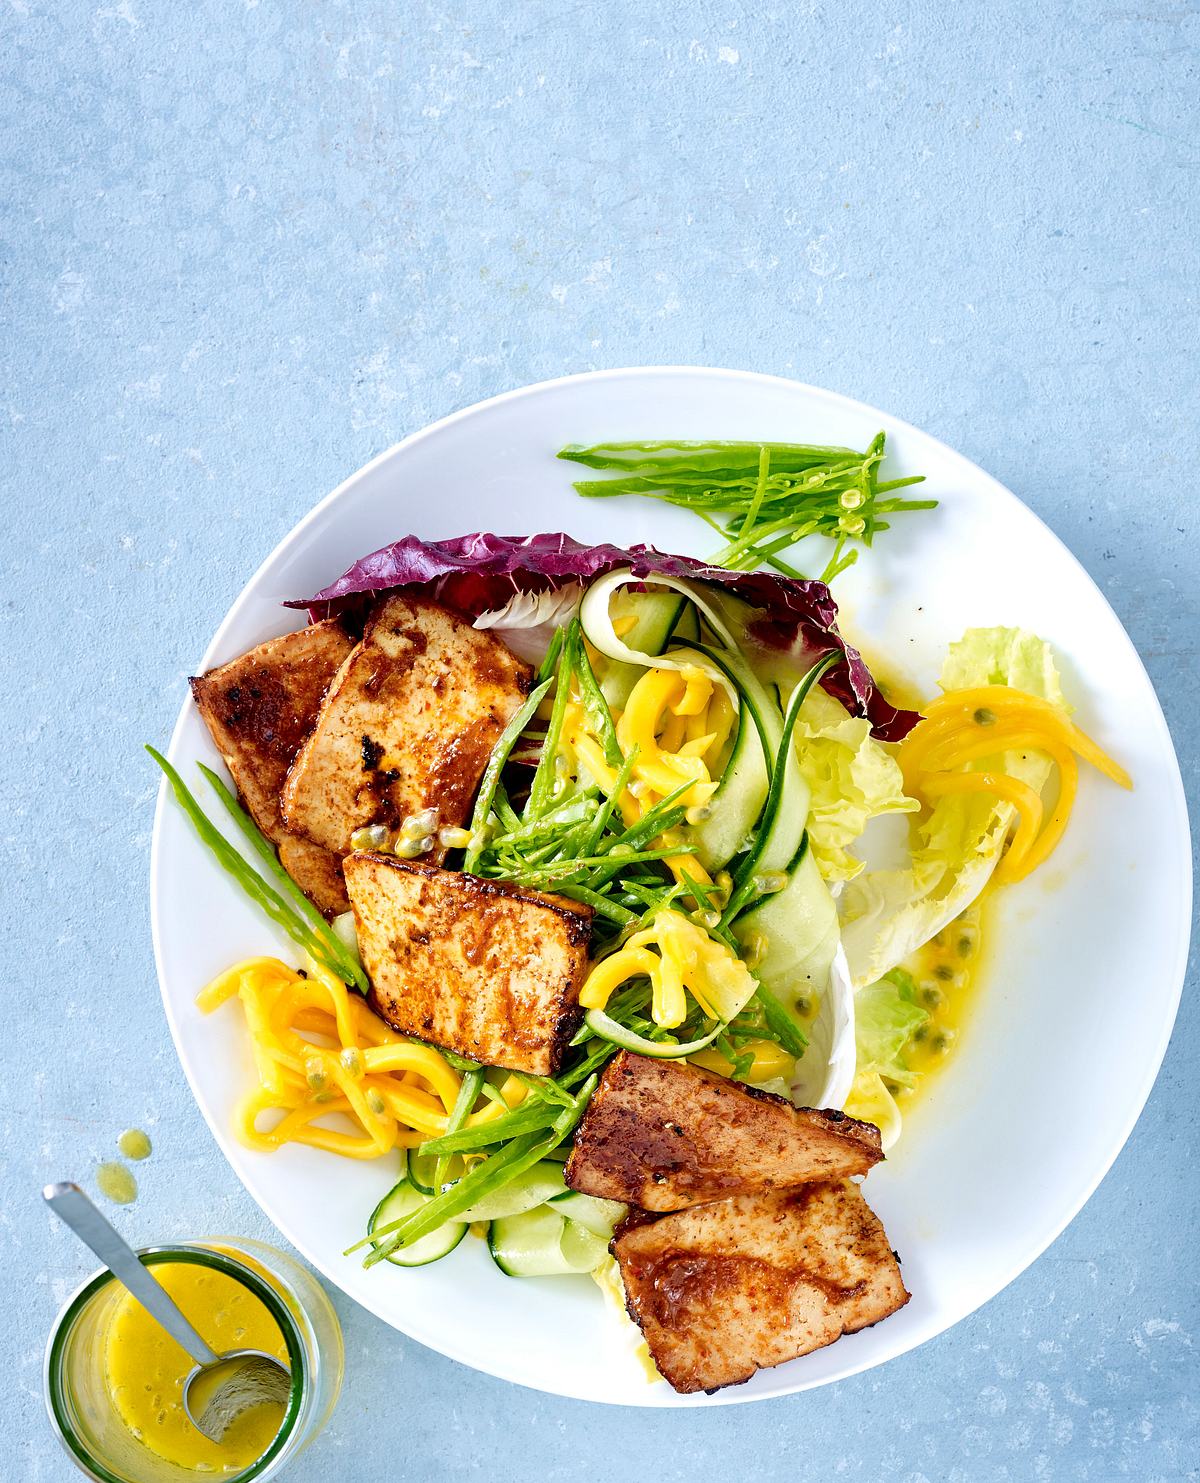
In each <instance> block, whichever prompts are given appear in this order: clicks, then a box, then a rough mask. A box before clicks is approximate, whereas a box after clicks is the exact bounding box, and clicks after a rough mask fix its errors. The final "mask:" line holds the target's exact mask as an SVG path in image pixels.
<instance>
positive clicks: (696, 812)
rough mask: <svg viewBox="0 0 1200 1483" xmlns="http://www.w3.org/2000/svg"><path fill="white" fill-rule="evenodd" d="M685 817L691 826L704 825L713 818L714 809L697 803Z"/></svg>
mask: <svg viewBox="0 0 1200 1483" xmlns="http://www.w3.org/2000/svg"><path fill="white" fill-rule="evenodd" d="M683 817H684V818H685V819H686V820H687V822H688V823H689V824H703V823H704V821H705V819H711V818H712V809H711V808H710V807H709V805H708V804H707V803H696V804H693V805H692V807H691V808H689V809H688V811H687V813H685V814H684V816H683Z"/></svg>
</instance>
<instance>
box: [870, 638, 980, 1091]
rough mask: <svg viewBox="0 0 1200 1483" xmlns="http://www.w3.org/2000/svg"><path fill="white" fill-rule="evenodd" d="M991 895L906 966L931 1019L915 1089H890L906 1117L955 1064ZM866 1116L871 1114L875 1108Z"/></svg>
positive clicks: (874, 661)
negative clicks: (942, 1072)
mask: <svg viewBox="0 0 1200 1483" xmlns="http://www.w3.org/2000/svg"><path fill="white" fill-rule="evenodd" d="M859 648H860V652H861V651H862V650H861V645H860V646H859ZM864 658H865V659H866V661H867V663H868V665H869V666H870V670H871V673H872V675H873V676H874V678H875V684H876V686H877V687H878V689H879V690H880V692H881V693H882V694H883V695H884V696H885V698H886V699H887V700H889V701H890V702H891V704H892V705H895V706H900V707H903V708H905V709H907V710H914V711H920V709H921V707H922V705H923V704H924V703H925V702H924V700H923V697H922V696H921V694H920V692H919V691H918V690H917V688H916V686H915V685H914V684H912V683H911V682H910V681H909V680H907V679H906V678H905V677H904V676H902V675H901V674H900V673H898V672H897V671H896V670H894V669H892V668H891V667H890V665H889V664H888V662H887V661H886V660H885V659H882V658H881V657H880V656H878V655H876V654H870V655H867V654H866V653H864ZM990 897H991V888H990V887H988V888H985V890H984V892H983V895H982V896H981V897H980V898H979V899H978V900H977V901H975V902H973V903H972V904H971V905H970V906H969V907H967V909H966V910H965V911H964V912H962V913H961V914H960V915H959V916H958V917H956V918H955V919H954V921H952V922H951V923H950V924H949V926H947V927H943V928H942V930H941V931H940V932H938V933H936V934H935V935H934V937H932V938H931V939H930V940H929V942H927V943H926V944H925V945H924V946H923V947H920V948H918V949H917V951H916V952H915V953H913V955H912V956H911V957H910V958H907V959H906V960H905V961H904V962H903V963H902V964H901V965H900V966H901V967H902V968H903V969H904V971H905V972H906V973H909V974H911V975H912V978H913V981H914V983H915V984H916V997H917V1003H918V1004H919V1005H920V1007H921V1008H922V1009H923V1010H924V1011H925V1012H926V1014H927V1015H928V1016H929V1018H928V1019H927V1020H926V1022H925V1023H924V1024H923V1025H921V1026H919V1027H918V1029H917V1030H916V1031H915V1033H914V1035H913V1037H912V1039H911V1040H910V1041H909V1043H908V1045H907V1046H906V1047H905V1049H904V1064H905V1066H906V1068H907V1069H908V1070H909V1071H911V1072H912V1073H913V1074H914V1076H915V1078H916V1080H915V1081H914V1083H913V1084H912V1085H911V1086H889V1087H888V1090H889V1091H890V1092H891V1094H892V1095H893V1096H894V1097H895V1099H896V1102H897V1103H898V1105H899V1106H900V1107H901V1108H902V1109H903V1110H904V1111H905V1112H906V1113H907V1112H908V1111H909V1110H910V1109H911V1108H912V1106H913V1105H914V1104H915V1103H916V1102H917V1101H918V1100H919V1099H920V1097H921V1095H922V1093H923V1092H924V1091H925V1089H926V1088H927V1087H928V1086H929V1084H930V1082H931V1080H932V1079H933V1076H934V1074H935V1073H936V1072H938V1071H940V1070H941V1068H942V1067H943V1066H945V1065H946V1063H947V1062H948V1061H949V1060H950V1058H951V1056H952V1054H953V1052H954V1050H955V1047H956V1046H957V1044H958V1040H959V1036H960V1035H961V1033H962V1030H963V1027H964V1025H965V1024H966V1021H967V1020H968V1019H969V1017H970V1013H971V1010H972V1008H973V1006H974V1004H975V1000H976V997H977V994H978V989H979V980H980V977H981V973H982V965H981V961H980V951H981V947H982V943H983V940H984V937H985V935H986V929H987V922H988V916H989V911H988V902H989V900H990ZM851 1100H853V1098H852V1099H851ZM856 1110H857V1109H856ZM861 1115H863V1116H869V1109H863V1110H862V1113H861Z"/></svg>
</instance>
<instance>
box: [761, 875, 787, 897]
mask: <svg viewBox="0 0 1200 1483" xmlns="http://www.w3.org/2000/svg"><path fill="white" fill-rule="evenodd" d="M787 883H788V878H787V872H786V871H784V870H764V871H763V873H762V874H761V875H756V876H755V877H754V889H755V890H756V891H757V892H758V893H759V895H761V896H774V895H775V893H776V892H777V891H782V890H783V888H784V887H785V886H786V885H787Z"/></svg>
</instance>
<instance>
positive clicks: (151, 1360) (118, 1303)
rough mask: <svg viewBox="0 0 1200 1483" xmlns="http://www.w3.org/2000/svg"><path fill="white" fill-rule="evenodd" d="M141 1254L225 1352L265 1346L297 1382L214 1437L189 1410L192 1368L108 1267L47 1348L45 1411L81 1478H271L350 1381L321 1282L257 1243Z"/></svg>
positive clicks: (156, 1482)
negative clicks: (187, 1383) (187, 1384)
mask: <svg viewBox="0 0 1200 1483" xmlns="http://www.w3.org/2000/svg"><path fill="white" fill-rule="evenodd" d="M139 1255H140V1256H141V1258H142V1260H143V1261H144V1262H145V1263H146V1264H147V1265H148V1266H150V1267H152V1268H153V1270H154V1275H155V1277H157V1278H158V1280H159V1281H160V1282H161V1283H162V1284H163V1286H164V1287H165V1288H166V1289H167V1291H168V1292H169V1293H170V1294H171V1296H172V1297H173V1298H174V1299H175V1301H176V1303H177V1304H178V1305H179V1307H180V1308H181V1309H182V1310H183V1312H184V1313H185V1314H186V1315H187V1317H188V1318H189V1319H190V1320H191V1322H192V1323H193V1325H194V1326H195V1327H196V1328H197V1329H198V1330H199V1332H200V1333H201V1334H202V1335H203V1337H204V1338H205V1339H207V1341H208V1342H209V1344H211V1345H212V1347H213V1348H214V1349H215V1350H217V1352H218V1353H225V1352H228V1351H229V1350H231V1349H247V1348H248V1349H261V1350H263V1351H265V1352H266V1353H268V1354H273V1355H275V1356H276V1357H277V1358H278V1359H279V1360H280V1361H281V1362H282V1363H283V1364H285V1365H286V1366H287V1367H288V1369H289V1370H290V1371H291V1374H292V1387H291V1393H290V1395H289V1397H288V1399H287V1401H286V1402H285V1403H284V1404H283V1405H282V1406H277V1407H274V1408H272V1407H268V1406H262V1407H258V1408H256V1409H255V1410H253V1411H249V1412H246V1413H245V1414H244V1415H243V1416H241V1417H239V1418H238V1419H237V1420H235V1421H234V1423H233V1425H232V1426H231V1427H230V1428H229V1430H228V1431H227V1432H226V1434H225V1436H224V1438H223V1439H222V1441H221V1442H220V1443H215V1442H211V1441H210V1440H209V1439H208V1438H207V1437H204V1436H203V1435H202V1434H201V1433H200V1432H198V1431H197V1430H196V1428H195V1427H193V1426H192V1424H191V1423H190V1422H189V1421H188V1419H187V1417H186V1415H185V1414H184V1411H183V1381H184V1378H185V1377H186V1375H187V1373H188V1371H189V1370H190V1369H191V1367H192V1361H191V1360H190V1359H189V1358H188V1357H187V1355H185V1354H184V1352H183V1350H182V1349H181V1348H180V1347H179V1346H178V1345H177V1344H176V1343H175V1341H174V1340H173V1339H171V1338H170V1336H169V1335H167V1334H166V1333H165V1332H164V1331H163V1330H162V1329H161V1328H159V1326H158V1325H157V1324H156V1323H155V1322H154V1320H153V1319H152V1318H151V1317H150V1316H149V1314H148V1313H146V1311H145V1310H144V1309H143V1308H142V1306H141V1305H140V1304H139V1303H138V1302H136V1301H135V1299H133V1298H132V1297H130V1295H129V1294H128V1293H127V1292H126V1291H125V1289H124V1288H123V1287H122V1286H121V1284H120V1283H118V1282H117V1281H116V1280H115V1279H114V1278H113V1277H112V1276H111V1275H110V1274H109V1273H108V1272H107V1271H104V1272H99V1273H97V1274H96V1276H94V1277H92V1278H91V1279H90V1280H89V1281H87V1282H85V1283H84V1284H83V1286H82V1287H81V1288H80V1289H79V1290H78V1292H76V1293H75V1294H74V1296H73V1297H72V1298H71V1299H70V1300H69V1301H68V1302H67V1305H66V1307H65V1308H64V1309H63V1311H62V1312H61V1313H60V1314H59V1316H58V1319H57V1321H56V1322H55V1325H54V1329H53V1331H52V1332H51V1334H50V1341H49V1343H48V1345H47V1347H46V1407H47V1410H48V1411H49V1413H50V1420H51V1423H52V1425H53V1426H54V1429H55V1431H56V1432H57V1433H58V1435H59V1438H60V1440H61V1441H62V1443H63V1446H64V1447H65V1448H66V1450H67V1452H68V1453H69V1454H70V1456H71V1458H72V1459H73V1460H74V1462H75V1463H76V1465H77V1466H78V1467H79V1468H80V1470H81V1471H82V1472H84V1473H86V1474H88V1476H89V1477H91V1478H95V1479H98V1480H100V1483H197V1479H203V1478H220V1479H222V1480H224V1483H235V1480H236V1483H245V1480H248V1479H251V1478H263V1479H266V1478H273V1477H275V1476H276V1474H277V1473H278V1472H279V1470H280V1469H281V1468H282V1467H283V1466H284V1465H285V1464H286V1463H287V1462H289V1461H290V1460H291V1459H292V1458H294V1457H295V1456H296V1454H297V1453H298V1452H300V1451H301V1449H302V1448H303V1447H305V1446H306V1445H307V1444H308V1443H309V1442H310V1441H311V1440H312V1439H313V1437H314V1436H316V1434H317V1432H319V1431H320V1429H321V1428H322V1426H324V1424H325V1422H326V1421H327V1420H328V1419H329V1415H330V1413H331V1412H332V1410H333V1407H334V1404H335V1402H336V1401H337V1397H338V1392H339V1390H340V1389H341V1383H342V1368H343V1355H342V1334H341V1328H340V1327H339V1325H338V1320H337V1315H336V1314H335V1313H334V1311H333V1306H332V1304H331V1303H330V1301H329V1299H328V1298H327V1297H326V1295H325V1293H324V1291H323V1290H322V1288H321V1287H320V1286H319V1284H318V1283H317V1282H316V1281H315V1279H314V1278H313V1277H312V1276H311V1275H310V1274H309V1273H308V1272H307V1271H306V1270H305V1269H304V1268H303V1267H302V1266H300V1264H299V1263H298V1262H296V1261H293V1260H292V1258H291V1257H289V1256H286V1255H285V1254H284V1253H283V1252H281V1251H277V1250H276V1249H275V1248H274V1247H271V1246H267V1245H265V1244H263V1243H262V1242H260V1241H251V1240H247V1239H245V1238H243V1237H217V1238H214V1239H212V1240H205V1241H197V1242H188V1243H186V1244H181V1245H178V1246H152V1247H147V1248H145V1249H144V1250H142V1251H141V1252H140V1253H139Z"/></svg>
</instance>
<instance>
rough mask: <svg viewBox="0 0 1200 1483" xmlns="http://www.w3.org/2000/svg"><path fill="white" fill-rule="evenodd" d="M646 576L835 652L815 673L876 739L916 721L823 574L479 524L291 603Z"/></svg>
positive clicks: (369, 564)
mask: <svg viewBox="0 0 1200 1483" xmlns="http://www.w3.org/2000/svg"><path fill="white" fill-rule="evenodd" d="M624 566H627V567H629V568H630V570H631V571H632V572H633V575H634V576H635V577H640V578H644V579H645V580H647V581H651V580H653V578H654V575H655V573H659V572H661V573H662V574H663V575H665V576H669V577H680V578H684V579H686V580H689V581H696V582H706V583H710V584H712V585H713V586H715V587H720V588H722V589H724V590H725V591H726V592H731V593H733V594H734V595H735V596H737V597H739V598H741V599H742V600H743V601H744V602H747V603H749V604H750V605H751V606H752V607H753V608H755V609H757V610H758V612H759V614H760V616H759V617H757V618H756V619H754V620H753V621H752V622H751V623H750V625H749V631H750V635H751V637H752V638H753V640H754V642H755V643H758V644H761V645H762V646H763V647H764V648H771V649H786V650H789V651H790V652H791V653H792V654H793V655H794V656H795V657H796V658H797V660H801V659H806V660H808V661H809V662H812V661H813V660H815V659H818V658H820V657H821V656H822V655H824V654H828V653H830V652H832V651H834V650H838V651H840V652H841V653H842V654H844V655H845V660H846V662H845V664H844V665H838V666H836V668H834V669H833V670H832V671H831V672H830V673H829V674H827V675H826V676H825V678H824V679H823V680H822V681H821V683H822V685H823V686H824V687H825V689H826V690H828V691H829V693H830V694H831V695H834V696H836V697H837V699H838V700H840V701H841V702H842V704H843V705H845V706H846V708H847V709H848V710H849V711H850V712H851V713H852V714H853V715H856V716H865V717H867V719H868V720H870V722H871V729H872V732H873V734H874V735H875V736H876V737H878V738H879V740H881V741H899V740H900V739H901V738H902V737H904V736H906V735H907V734H908V732H909V731H910V730H911V729H912V727H913V726H914V725H915V724H916V722H917V720H918V717H917V714H916V712H914V711H902V710H897V709H896V707H895V706H893V705H891V704H890V703H889V702H888V701H887V700H886V699H885V698H884V696H883V695H882V693H881V692H880V690H879V688H878V686H877V685H876V684H875V681H874V680H873V679H872V677H871V672H870V671H869V670H868V669H867V666H866V664H865V663H864V662H863V659H862V656H861V655H860V654H859V653H858V651H857V650H856V649H854V648H852V647H851V646H850V645H849V644H847V643H846V641H845V640H844V639H843V638H842V636H841V634H840V633H839V632H838V628H837V604H836V603H835V602H834V600H833V597H832V596H831V594H830V591H829V588H828V587H827V586H826V585H825V584H824V582H816V581H797V580H795V579H793V578H791V577H783V576H779V575H777V574H776V573H774V572H733V571H729V570H728V569H727V568H725V567H720V566H708V565H706V564H705V563H704V562H702V561H696V560H694V559H693V558H691V557H689V556H672V555H669V554H667V553H665V552H661V551H656V550H654V548H653V547H652V546H631V547H629V548H628V549H623V548H622V547H620V546H609V545H600V546H584V545H582V544H581V543H580V542H579V541H576V540H573V539H572V537H570V536H568V535H562V534H557V535H532V536H497V535H490V534H487V533H484V532H478V533H475V534H473V535H467V536H458V537H456V538H455V539H453V540H448V541H422V540H419V539H418V538H417V537H416V536H405V537H404V539H403V540H399V541H394V542H393V543H392V544H391V545H390V546H384V547H382V548H381V549H380V550H378V551H372V552H371V554H370V555H369V556H364V557H362V558H361V559H360V560H358V561H356V562H355V563H354V565H353V566H351V567H350V569H349V570H348V571H347V572H345V573H344V574H343V575H342V576H340V577H339V578H338V579H337V581H336V582H333V583H331V584H330V585H329V586H328V587H325V588H323V589H322V590H321V591H320V592H318V593H316V594H315V596H313V597H306V598H297V599H295V600H293V601H291V602H289V603H288V604H287V606H288V607H290V608H308V609H309V611H310V613H311V615H312V617H313V618H314V620H315V619H318V618H328V617H340V618H342V619H343V620H344V621H345V622H347V623H348V624H349V625H351V626H354V625H356V624H357V623H360V622H361V621H362V620H363V618H364V617H365V615H366V611H367V609H368V608H369V607H370V606H371V605H372V604H373V603H374V602H375V600H376V599H377V598H378V597H379V596H381V595H382V594H383V593H385V592H391V591H394V590H395V589H397V588H413V587H419V588H421V589H423V590H424V591H426V592H427V593H428V595H429V596H431V597H434V598H436V599H437V600H438V601H439V602H442V603H445V604H446V605H447V606H448V607H452V608H454V609H456V610H457V611H458V612H460V613H464V614H466V615H468V616H470V617H472V618H475V617H478V616H479V615H480V614H481V613H487V612H494V611H495V610H496V609H498V608H502V607H503V606H504V605H505V603H507V602H508V601H509V600H510V599H511V598H512V597H513V595H514V594H515V593H519V592H546V591H551V590H553V589H555V588H558V587H560V586H562V585H564V584H565V583H576V582H583V583H587V582H590V581H592V580H593V579H594V578H596V577H599V576H603V575H604V574H605V573H607V572H610V571H613V570H614V569H615V568H617V567H624Z"/></svg>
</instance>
